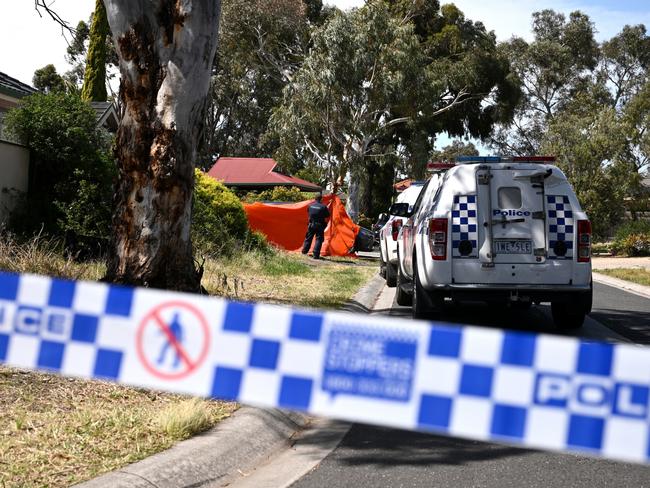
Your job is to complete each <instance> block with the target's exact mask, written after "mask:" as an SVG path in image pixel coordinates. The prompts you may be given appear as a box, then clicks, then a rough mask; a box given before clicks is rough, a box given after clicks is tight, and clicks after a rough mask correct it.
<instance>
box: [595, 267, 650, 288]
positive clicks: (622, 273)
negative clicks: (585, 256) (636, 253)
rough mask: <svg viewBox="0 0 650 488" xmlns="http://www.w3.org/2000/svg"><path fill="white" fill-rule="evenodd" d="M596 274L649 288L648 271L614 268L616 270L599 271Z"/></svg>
mask: <svg viewBox="0 0 650 488" xmlns="http://www.w3.org/2000/svg"><path fill="white" fill-rule="evenodd" d="M596 271H597V272H598V273H602V274H605V275H607V276H612V277H614V278H618V279H621V280H626V281H631V282H633V283H637V284H639V285H645V286H650V271H648V270H647V269H636V268H635V269H632V268H616V269H599V270H596Z"/></svg>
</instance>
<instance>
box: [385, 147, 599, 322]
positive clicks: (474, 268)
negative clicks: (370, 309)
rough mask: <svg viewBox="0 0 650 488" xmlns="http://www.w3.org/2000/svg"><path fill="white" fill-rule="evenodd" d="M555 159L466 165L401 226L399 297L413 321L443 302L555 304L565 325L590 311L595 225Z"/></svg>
mask: <svg viewBox="0 0 650 488" xmlns="http://www.w3.org/2000/svg"><path fill="white" fill-rule="evenodd" d="M551 161H553V158H546V157H518V158H512V159H504V158H499V157H489V158H479V157H463V158H459V160H458V162H459V163H462V164H458V165H457V166H456V167H454V168H452V169H450V170H449V171H448V172H447V173H446V175H445V177H444V180H443V181H442V184H441V185H440V186H439V188H438V190H437V191H436V193H435V195H433V196H431V197H430V198H429V199H427V200H426V201H425V199H423V200H422V201H421V202H419V204H417V205H416V208H414V209H413V213H412V215H411V216H410V218H409V220H408V221H407V222H406V223H405V224H404V226H403V228H402V242H401V243H400V252H402V253H403V258H402V259H401V261H400V270H399V272H400V273H402V275H403V276H400V277H398V281H400V285H401V288H402V292H404V293H409V294H410V295H411V297H410V298H411V299H412V306H413V315H414V316H415V317H424V316H427V315H428V314H429V313H430V312H431V311H432V310H435V309H436V308H437V307H440V306H441V305H442V303H443V302H444V299H445V298H446V297H451V298H453V299H456V300H461V301H462V300H482V301H487V302H507V301H509V302H511V303H513V304H514V305H515V306H520V307H526V306H528V305H530V304H531V303H533V302H535V303H540V302H550V303H551V308H552V313H553V319H554V321H555V323H556V325H557V326H558V327H561V328H577V327H580V326H581V325H582V323H583V321H584V317H585V315H586V314H587V313H589V312H590V311H591V302H592V287H591V259H590V255H591V224H590V222H589V220H588V218H587V215H586V214H585V213H584V212H583V211H582V209H581V208H580V204H579V202H578V200H577V198H576V196H575V194H574V192H573V190H572V189H571V186H570V185H569V183H568V181H567V179H566V177H565V176H564V174H563V173H562V171H560V169H558V168H557V167H555V166H553V165H551V164H548V163H549V162H551Z"/></svg>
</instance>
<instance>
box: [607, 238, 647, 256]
mask: <svg viewBox="0 0 650 488" xmlns="http://www.w3.org/2000/svg"><path fill="white" fill-rule="evenodd" d="M612 250H613V251H614V252H615V253H616V254H624V255H626V256H650V233H648V234H630V235H628V236H626V237H624V238H622V239H617V240H616V241H614V244H613V245H612Z"/></svg>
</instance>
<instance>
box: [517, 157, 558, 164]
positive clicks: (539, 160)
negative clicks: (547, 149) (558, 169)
mask: <svg viewBox="0 0 650 488" xmlns="http://www.w3.org/2000/svg"><path fill="white" fill-rule="evenodd" d="M512 160H513V161H530V162H531V163H542V162H549V163H552V162H554V161H555V160H556V158H555V156H515V157H514V158H512Z"/></svg>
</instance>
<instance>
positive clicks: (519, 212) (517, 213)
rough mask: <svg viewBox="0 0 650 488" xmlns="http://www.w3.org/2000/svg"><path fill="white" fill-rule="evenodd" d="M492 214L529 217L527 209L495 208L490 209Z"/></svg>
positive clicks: (494, 215)
mask: <svg viewBox="0 0 650 488" xmlns="http://www.w3.org/2000/svg"><path fill="white" fill-rule="evenodd" d="M492 216H493V217H496V216H502V217H530V211H529V210H501V209H499V208H495V209H494V210H492Z"/></svg>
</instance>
